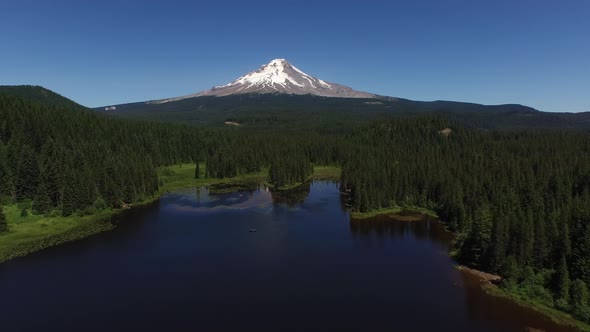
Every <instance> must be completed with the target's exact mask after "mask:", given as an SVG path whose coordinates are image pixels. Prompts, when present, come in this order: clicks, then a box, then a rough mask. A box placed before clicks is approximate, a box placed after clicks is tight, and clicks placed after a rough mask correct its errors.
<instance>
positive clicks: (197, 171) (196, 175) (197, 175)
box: [195, 158, 201, 179]
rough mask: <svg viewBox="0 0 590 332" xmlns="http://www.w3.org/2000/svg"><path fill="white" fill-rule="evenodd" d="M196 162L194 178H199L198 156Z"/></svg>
mask: <svg viewBox="0 0 590 332" xmlns="http://www.w3.org/2000/svg"><path fill="white" fill-rule="evenodd" d="M196 163H197V165H196V167H195V179H199V178H201V171H200V169H199V159H198V158H197V159H196Z"/></svg>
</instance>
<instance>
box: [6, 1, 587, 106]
mask: <svg viewBox="0 0 590 332" xmlns="http://www.w3.org/2000/svg"><path fill="white" fill-rule="evenodd" d="M0 31H2V45H3V46H2V48H0V84H3V85H4V84H9V85H15V84H35V85H42V86H45V87H47V88H49V89H51V90H54V91H56V92H58V93H60V94H62V95H64V96H66V97H69V98H71V99H74V100H75V101H77V102H79V103H81V104H83V105H86V106H92V107H93V106H102V105H110V104H119V103H125V102H133V101H143V100H150V99H159V98H165V97H171V96H179V95H184V94H189V93H194V92H197V91H201V90H204V89H208V88H210V87H211V86H213V85H220V84H225V83H227V82H229V81H231V80H234V79H235V78H237V77H238V76H240V75H242V74H245V73H246V72H248V71H251V70H255V69H258V67H259V66H260V65H262V64H264V63H266V62H268V61H270V60H272V59H274V58H286V59H287V60H289V61H290V62H291V63H292V64H293V65H295V66H297V67H298V68H299V69H301V70H303V71H305V72H307V73H308V74H310V75H313V76H316V77H319V78H321V79H323V80H326V81H331V82H336V83H340V84H344V85H348V86H350V87H352V88H354V89H357V90H364V91H369V92H373V93H378V94H382V95H388V96H396V97H404V98H409V99H415V100H439V99H442V100H459V101H470V102H477V103H484V104H500V103H520V104H525V105H529V106H532V107H535V108H537V109H540V110H543V111H572V112H578V111H590V1H585V0H581V1H569V0H562V1H557V0H555V1H545V0H536V1H528V0H527V1H525V0H512V1H503V0H495V1H479V0H465V1H459V0H444V1H443V0H441V1H419V0H418V1H362V2H360V1H355V2H345V1H320V0H315V1H305V0H299V1H287V0H282V1H235V2H234V1H186V2H184V1H124V0H119V1H108V0H102V1H85V0H77V1H60V0H56V1H45V0H38V1H28V0H6V1H3V3H2V5H1V6H0Z"/></svg>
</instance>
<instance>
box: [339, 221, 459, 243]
mask: <svg viewBox="0 0 590 332" xmlns="http://www.w3.org/2000/svg"><path fill="white" fill-rule="evenodd" d="M404 216H405V215H404ZM412 216H413V217H414V218H415V219H416V220H413V221H402V220H398V219H396V217H395V215H393V216H388V215H379V216H376V217H373V218H367V219H351V220H350V231H351V233H352V234H353V235H354V236H360V237H366V236H371V235H373V234H374V235H376V236H377V237H379V238H389V239H391V240H396V239H400V238H404V237H408V236H413V237H415V238H417V239H422V240H429V241H432V242H434V243H437V244H439V245H442V246H445V247H446V248H447V249H448V250H450V249H451V246H452V240H453V234H452V233H450V232H448V231H447V230H445V228H444V225H443V224H442V223H441V222H440V221H439V220H437V219H434V218H431V217H429V216H427V215H424V214H420V213H413V214H412ZM414 218H413V219H414Z"/></svg>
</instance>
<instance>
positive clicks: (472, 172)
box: [0, 93, 590, 322]
mask: <svg viewBox="0 0 590 332" xmlns="http://www.w3.org/2000/svg"><path fill="white" fill-rule="evenodd" d="M335 127H337V128H335ZM294 129H296V128H294ZM443 129H448V130H445V131H442V130H443ZM441 131H442V132H441ZM195 161H200V162H201V163H203V164H204V165H205V169H204V170H203V174H205V176H206V177H215V178H224V177H233V176H236V175H239V174H245V173H250V172H258V171H260V170H268V172H269V179H270V181H271V182H272V183H273V184H275V185H276V186H277V187H288V186H289V185H292V184H294V183H298V182H303V181H305V180H306V179H307V178H308V176H309V174H310V172H311V165H339V166H341V167H342V178H341V188H342V191H343V193H344V197H345V199H346V200H347V204H348V205H349V207H350V208H351V209H352V210H353V211H360V212H365V211H371V210H375V209H378V208H381V207H389V206H394V205H395V206H402V207H409V206H415V207H423V208H428V209H430V210H433V211H436V212H437V214H438V215H439V216H440V217H441V219H442V220H443V221H445V222H446V223H447V224H448V226H449V228H450V229H451V230H452V231H454V232H456V233H457V234H458V240H457V249H458V251H457V259H458V260H459V261H461V262H463V263H465V264H467V265H470V266H473V267H476V268H478V269H482V270H486V271H490V272H495V273H498V274H501V275H503V276H504V277H505V278H506V279H505V281H504V286H505V287H506V288H507V289H510V290H511V291H513V292H516V293H519V294H523V296H527V297H529V298H531V299H535V300H536V301H541V302H543V303H546V304H547V305H549V306H554V307H557V308H560V309H562V310H565V311H569V312H572V313H574V314H575V315H576V316H577V317H578V318H580V319H582V320H585V321H587V322H588V321H590V308H589V307H588V289H587V285H589V284H590V134H588V133H584V132H565V131H510V132H507V131H504V132H502V131H481V130H477V129H469V128H465V127H463V126H462V125H461V124H458V123H457V122H456V121H454V120H453V119H448V118H446V117H444V116H442V115H423V116H408V117H403V118H395V119H391V118H390V119H382V120H379V121H374V122H372V123H367V124H362V123H361V124H355V125H350V124H346V123H337V124H334V127H332V128H326V130H311V131H310V130H306V131H305V133H304V134H298V133H297V131H296V130H290V131H288V132H284V131H282V130H269V129H268V128H266V129H265V130H264V131H253V130H241V128H239V127H238V128H225V129H223V128H217V129H213V128H197V127H193V126H187V125H177V124H174V125H172V124H161V123H151V122H136V121H131V120H123V119H113V118H109V117H106V116H103V115H100V114H96V113H93V112H91V111H87V110H84V109H74V108H69V107H63V106H62V105H59V104H58V105H53V106H47V105H44V104H41V103H39V102H36V101H32V100H27V99H23V98H21V97H18V96H13V95H9V94H1V93H0V198H1V200H2V203H4V204H14V203H19V202H23V201H29V202H31V206H32V211H33V213H38V214H48V215H51V214H55V215H64V216H67V215H71V214H75V213H77V214H91V213H94V212H95V211H96V210H100V209H104V208H108V207H117V206H121V205H123V204H126V203H133V202H135V201H139V200H142V199H143V198H146V197H152V196H154V195H156V194H157V193H158V190H159V187H160V183H159V180H160V179H158V177H157V172H156V167H158V166H163V165H172V164H178V163H181V162H195ZM198 174H199V173H197V175H198ZM4 219H5V217H4V215H3V213H2V212H1V209H0V232H1V231H5V230H6V222H3V220H4Z"/></svg>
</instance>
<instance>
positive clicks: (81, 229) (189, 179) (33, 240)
mask: <svg viewBox="0 0 590 332" xmlns="http://www.w3.org/2000/svg"><path fill="white" fill-rule="evenodd" d="M199 168H200V170H201V178H199V179H195V178H194V176H195V164H194V163H188V164H179V165H172V166H165V167H159V168H158V169H157V174H158V178H159V179H160V180H161V186H160V190H159V192H158V193H157V194H155V195H154V196H152V197H148V198H146V199H144V200H142V201H140V202H133V203H132V204H131V208H134V207H138V206H144V205H148V204H150V203H153V202H155V201H157V200H158V199H160V197H161V196H162V195H163V194H165V193H166V192H169V191H173V190H180V189H185V188H195V187H205V186H209V187H211V190H215V192H217V193H223V192H233V191H239V190H245V189H252V188H256V187H257V186H258V185H260V184H261V183H265V182H266V180H267V177H268V176H267V172H266V171H264V170H263V171H261V172H257V173H250V174H242V175H238V176H236V177H233V178H224V179H216V178H204V175H205V174H204V169H205V165H204V163H201V164H200V165H199ZM316 169H317V172H314V176H313V179H332V180H337V179H338V178H339V177H340V169H339V168H337V167H333V166H316ZM216 186H217V187H216ZM4 209H5V210H6V217H7V221H8V227H9V230H8V232H5V233H2V234H0V263H2V262H5V261H7V260H10V259H13V258H16V257H21V256H25V255H28V254H31V253H33V252H36V251H39V250H42V249H45V248H48V247H52V246H56V245H59V244H62V243H66V242H70V241H75V240H79V239H83V238H85V237H88V236H91V235H94V234H97V233H101V232H105V231H108V230H111V229H113V228H114V227H115V226H114V225H113V224H112V223H111V222H110V220H111V218H113V217H114V216H117V215H118V214H120V213H122V212H124V211H126V209H105V210H101V211H98V212H97V213H95V214H92V215H84V216H79V215H77V214H73V215H71V216H68V217H62V216H49V217H48V216H43V215H34V214H32V213H31V209H30V206H29V207H27V214H28V215H27V216H21V211H22V209H21V208H19V207H18V204H12V205H7V206H4Z"/></svg>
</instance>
